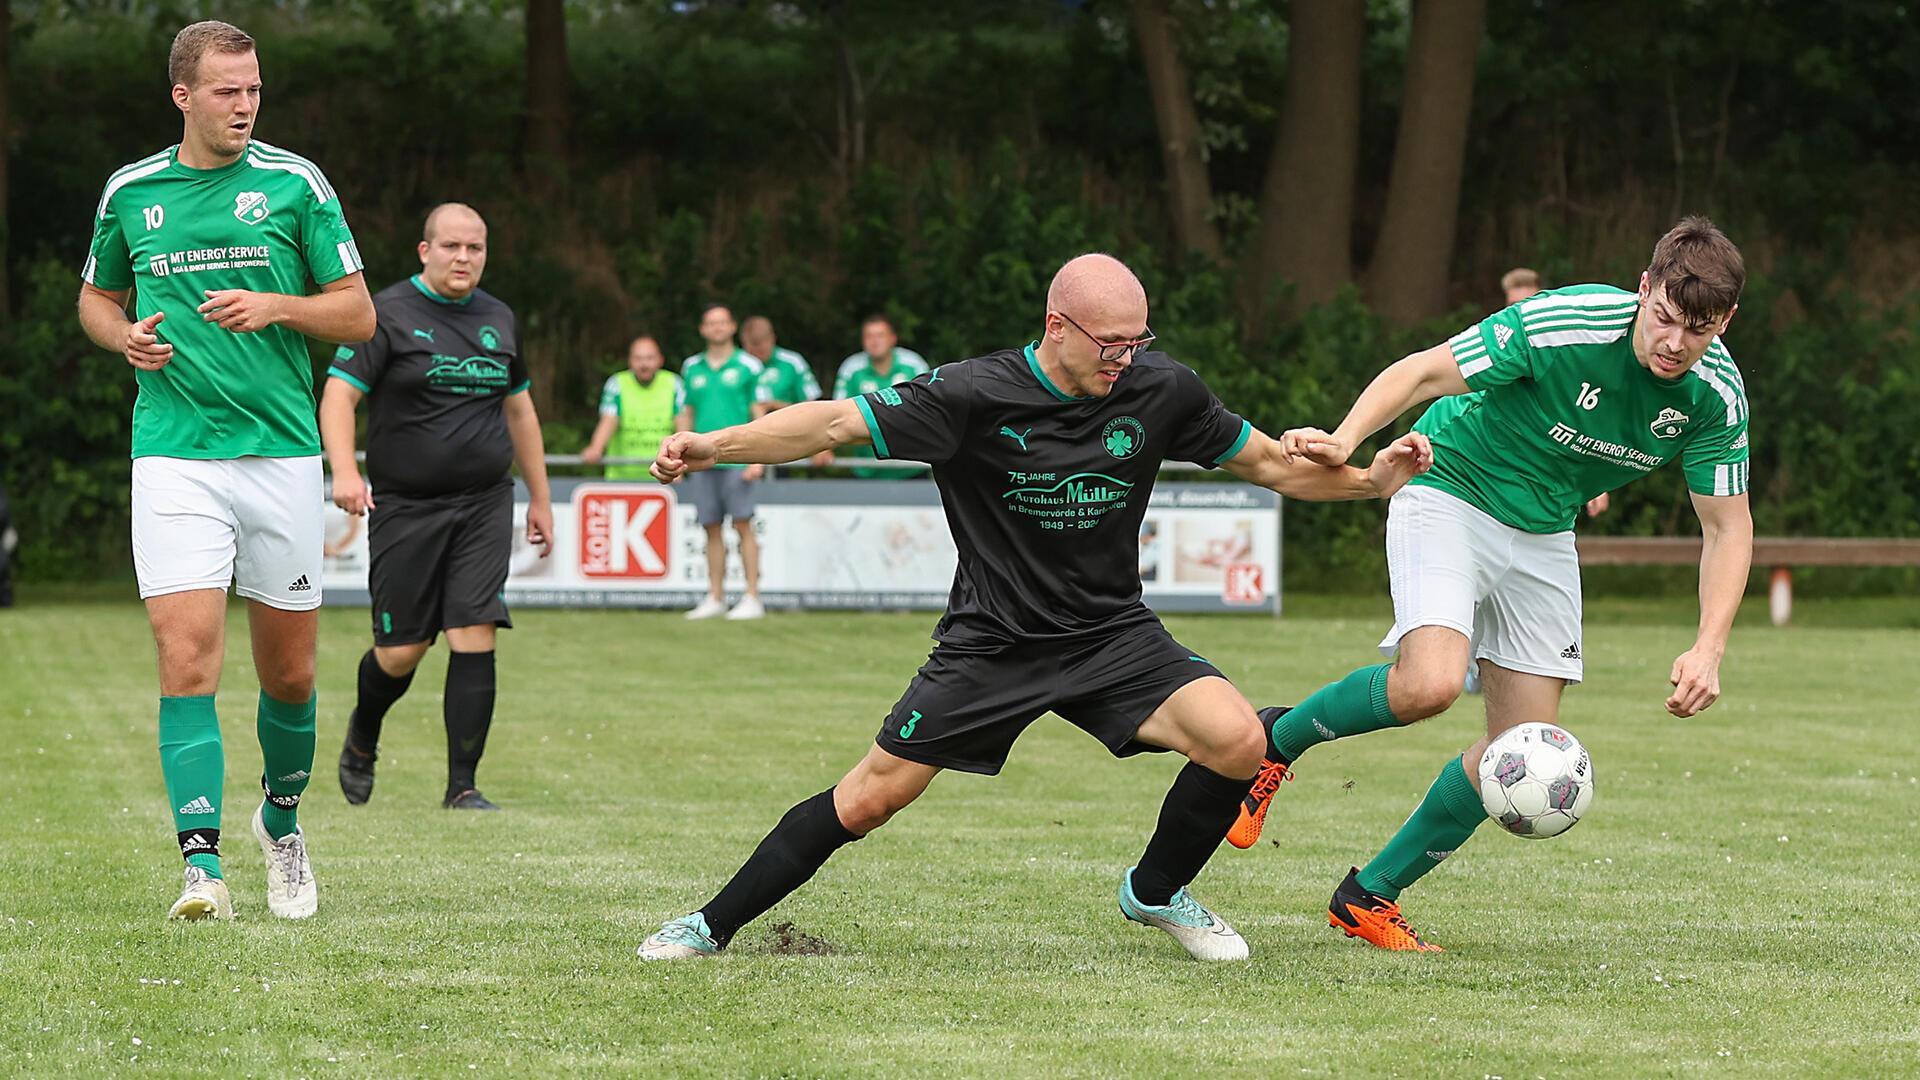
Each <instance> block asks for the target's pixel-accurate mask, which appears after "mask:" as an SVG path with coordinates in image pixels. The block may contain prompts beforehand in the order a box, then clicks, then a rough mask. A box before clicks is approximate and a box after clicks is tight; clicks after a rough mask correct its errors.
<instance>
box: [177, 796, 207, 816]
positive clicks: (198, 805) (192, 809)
mask: <svg viewBox="0 0 1920 1080" xmlns="http://www.w3.org/2000/svg"><path fill="white" fill-rule="evenodd" d="M178 812H179V813H182V814H211V813H214V812H215V811H214V809H213V804H212V803H210V802H208V801H207V797H206V796H205V795H202V796H200V797H199V798H197V799H195V800H193V801H192V802H190V803H188V804H187V805H185V806H183V807H181V808H180V809H179V811H178Z"/></svg>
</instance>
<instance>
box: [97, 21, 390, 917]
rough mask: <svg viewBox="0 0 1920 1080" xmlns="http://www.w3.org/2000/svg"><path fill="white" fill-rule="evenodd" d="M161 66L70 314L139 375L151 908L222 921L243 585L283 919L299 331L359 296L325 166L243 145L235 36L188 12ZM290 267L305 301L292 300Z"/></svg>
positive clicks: (366, 312)
mask: <svg viewBox="0 0 1920 1080" xmlns="http://www.w3.org/2000/svg"><path fill="white" fill-rule="evenodd" d="M168 73H169V76H170V77H171V79H172V81H173V103H174V105H175V106H176V107H178V108H179V110H180V112H181V114H182V115H183V116H184V118H185V131H184V134H183V135H182V137H181V140H180V142H179V144H178V145H176V146H172V147H169V148H167V149H165V150H162V151H160V152H158V153H156V154H153V155H151V156H149V157H146V158H143V159H141V160H139V161H136V162H134V163H133V164H131V165H128V166H126V167H125V168H122V169H120V170H119V171H117V172H115V173H114V174H113V175H112V176H111V177H110V178H108V180H107V184H106V190H105V191H104V192H103V193H102V194H101V196H100V205H99V208H98V210H97V212H96V214H95V217H94V227H93V246H92V250H91V251H90V252H89V254H88V257H87V262H86V268H85V270H84V271H83V272H82V278H83V279H84V283H83V284H82V285H81V288H80V301H79V308H80V312H79V314H80V323H81V326H83V327H84V328H85V329H86V332H87V336H88V337H90V338H92V339H93V341H94V343H95V344H97V345H99V346H100V347H101V348H104V349H109V350H111V351H113V352H117V353H122V354H124V355H125V356H126V358H127V362H128V363H130V364H132V365H133V367H134V368H135V369H136V371H135V376H134V377H135V380H136V381H137V382H138V383H139V387H140V395H139V398H138V399H137V400H136V401H135V403H134V408H133V561H134V569H135V572H136V574H137V576H138V577H139V581H140V597H141V599H142V600H144V601H145V602H146V607H147V619H148V621H149V622H150V623H151V624H152V627H153V636H154V641H155V644H156V645H157V646H158V651H159V668H160V721H159V728H160V765H161V771H162V773H163V775H164V776H165V778H166V786H167V801H168V804H169V805H170V806H171V807H172V808H173V819H174V828H175V832H176V833H177V836H178V839H179V842H180V852H181V854H182V855H183V856H184V857H185V858H186V861H187V869H186V889H185V891H184V892H183V893H182V894H181V896H180V899H179V900H178V901H176V902H175V903H174V905H173V907H172V909H171V911H170V912H169V914H170V915H171V916H172V917H174V918H185V919H202V918H210V917H211V918H226V917H231V915H232V913H233V908H232V903H231V899H230V897H229V894H228V891H227V886H226V883H225V881H224V879H223V877H222V873H221V869H220V804H221V793H222V785H223V779H224V775H225V754H224V752H223V750H222V748H221V742H220V722H219V720H218V718H217V717H216V716H215V714H214V692H215V690H216V689H217V688H218V686H219V681H220V664H221V659H222V652H223V639H224V629H225V626H226V608H227V598H226V590H227V586H228V585H229V584H232V585H233V586H234V587H235V588H236V590H237V591H238V592H239V593H240V595H241V596H243V597H245V598H246V599H247V617H248V622H249V623H250V624H251V628H252V635H251V636H252V640H253V664H254V669H255V670H256V671H257V672H258V673H259V676H260V700H259V708H258V717H257V720H258V723H257V730H258V732H259V737H260V751H261V756H262V758H263V759H264V765H265V768H264V771H263V774H262V776H261V786H262V787H263V788H264V789H265V793H266V797H265V800H264V801H263V802H262V803H261V804H260V808H259V809H258V810H256V811H255V812H254V814H253V823H252V832H253V836H254V838H255V840H257V841H258V842H259V844H260V847H261V850H262V852H263V853H264V854H265V856H266V861H267V908H268V910H269V911H271V912H272V913H273V914H275V915H277V916H280V917H283V918H303V917H305V916H308V915H311V914H313V912H314V909H315V906H316V904H317V903H318V898H319V892H318V889H317V887H316V886H315V884H314V879H313V869H312V866H311V865H310V863H309V861H308V857H307V848H306V837H305V834H304V833H302V832H301V830H300V827H299V824H298V822H297V817H296V810H297V807H298V804H299V801H300V793H301V792H302V791H304V790H305V789H306V786H307V781H308V778H309V773H311V771H312V769H313V750H314V694H313V669H314V637H315V631H316V629H317V627H318V624H319V613H318V609H319V606H320V558H321V545H322V540H323V534H322V521H321V506H322V490H321V480H320V438H319V432H318V429H317V427H316V425H315V422H314V403H313V369H312V366H311V365H310V363H309V361H308V358H307V346H306V340H305V339H306V338H309V337H313V338H319V339H321V340H323V341H330V342H336V343H337V342H348V341H361V340H364V339H365V338H366V337H367V336H368V335H370V334H372V333H373V329H374V313H373V302H372V300H371V298H369V297H368V295H367V289H366V285H365V284H364V283H363V282H362V281H361V274H360V254H359V252H358V251H357V250H355V248H354V244H353V234H352V233H350V232H349V231H348V230H347V222H346V218H345V216H344V215H343V214H342V213H341V210H340V198H339V196H338V195H337V194H335V192H334V190H333V186H332V185H331V184H329V183H327V178H326V176H325V175H323V174H322V173H321V171H320V169H319V167H318V166H316V165H314V164H313V162H311V161H308V160H306V159H305V158H303V157H300V156H299V155H297V154H293V153H289V152H288V151H285V150H281V149H279V148H277V147H273V146H268V145H267V144H265V143H263V142H260V141H259V140H257V139H255V138H253V126H254V122H255V120H256V119H257V117H258V115H259V109H260V65H259V61H258V59H257V58H256V56H255V55H254V47H253V39H252V38H250V37H248V36H247V35H246V34H244V33H242V32H241V31H240V30H238V29H236V28H235V27H232V26H229V25H227V24H226V23H221V22H201V23H195V24H193V25H192V26H189V27H187V28H186V29H184V30H182V31H180V33H179V35H178V36H176V37H175V38H174V40H173V49H172V53H171V55H170V56H169V58H168ZM309 280H311V281H313V282H316V283H317V284H318V285H319V289H320V291H319V292H318V294H316V295H311V296H309V295H307V282H308V281H309ZM129 295H131V297H132V299H133V304H134V318H133V319H131V320H130V319H129V318H128V314H127V301H128V297H129Z"/></svg>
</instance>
